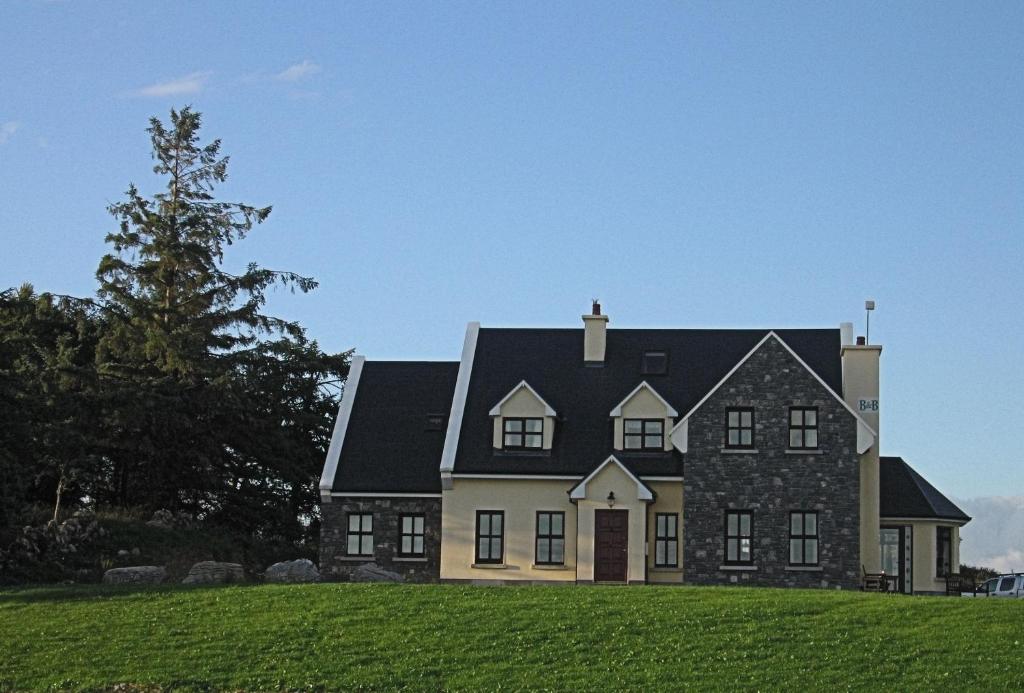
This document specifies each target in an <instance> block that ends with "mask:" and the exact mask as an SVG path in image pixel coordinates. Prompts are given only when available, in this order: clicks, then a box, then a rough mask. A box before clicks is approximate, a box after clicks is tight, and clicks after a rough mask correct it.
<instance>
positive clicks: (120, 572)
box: [94, 565, 167, 585]
mask: <svg viewBox="0 0 1024 693" xmlns="http://www.w3.org/2000/svg"><path fill="white" fill-rule="evenodd" d="M94 579H95V578H94ZM166 579H167V569H166V568H164V567H163V566H158V565H136V566H131V567H128V568H111V569H110V570H108V571H107V572H105V573H103V584H104V585H157V584H159V583H161V582H163V581H164V580H166Z"/></svg>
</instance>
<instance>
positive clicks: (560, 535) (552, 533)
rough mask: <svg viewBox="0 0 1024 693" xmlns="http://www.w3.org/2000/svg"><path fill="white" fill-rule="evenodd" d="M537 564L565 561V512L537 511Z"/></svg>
mask: <svg viewBox="0 0 1024 693" xmlns="http://www.w3.org/2000/svg"><path fill="white" fill-rule="evenodd" d="M536 562H537V565H562V564H563V563H565V513H562V512H547V511H540V512H538V513H537V554H536Z"/></svg>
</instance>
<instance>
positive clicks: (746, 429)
mask: <svg viewBox="0 0 1024 693" xmlns="http://www.w3.org/2000/svg"><path fill="white" fill-rule="evenodd" d="M725 447H727V448H753V447H754V410H753V409H751V408H749V407H747V408H742V409H740V408H734V409H726V414H725Z"/></svg>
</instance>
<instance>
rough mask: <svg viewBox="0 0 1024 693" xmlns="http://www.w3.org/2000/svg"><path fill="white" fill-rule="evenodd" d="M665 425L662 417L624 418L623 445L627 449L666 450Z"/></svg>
mask: <svg viewBox="0 0 1024 693" xmlns="http://www.w3.org/2000/svg"><path fill="white" fill-rule="evenodd" d="M664 427H665V422H664V421H663V420H662V419H623V421H622V447H624V448H625V449H626V450H660V451H664V449H665V438H664V437H663V436H664Z"/></svg>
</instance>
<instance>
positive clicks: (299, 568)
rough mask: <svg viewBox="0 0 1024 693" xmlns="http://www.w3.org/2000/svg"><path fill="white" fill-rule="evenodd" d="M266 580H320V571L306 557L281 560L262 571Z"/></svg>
mask: <svg viewBox="0 0 1024 693" xmlns="http://www.w3.org/2000/svg"><path fill="white" fill-rule="evenodd" d="M263 578H264V579H265V580H266V581H267V582H320V571H319V570H317V569H316V565H315V564H314V563H313V561H311V560H309V559H308V558H300V559H299V560H297V561H281V562H280V563H275V564H274V565H272V566H270V567H269V568H267V571H266V572H265V573H263Z"/></svg>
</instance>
